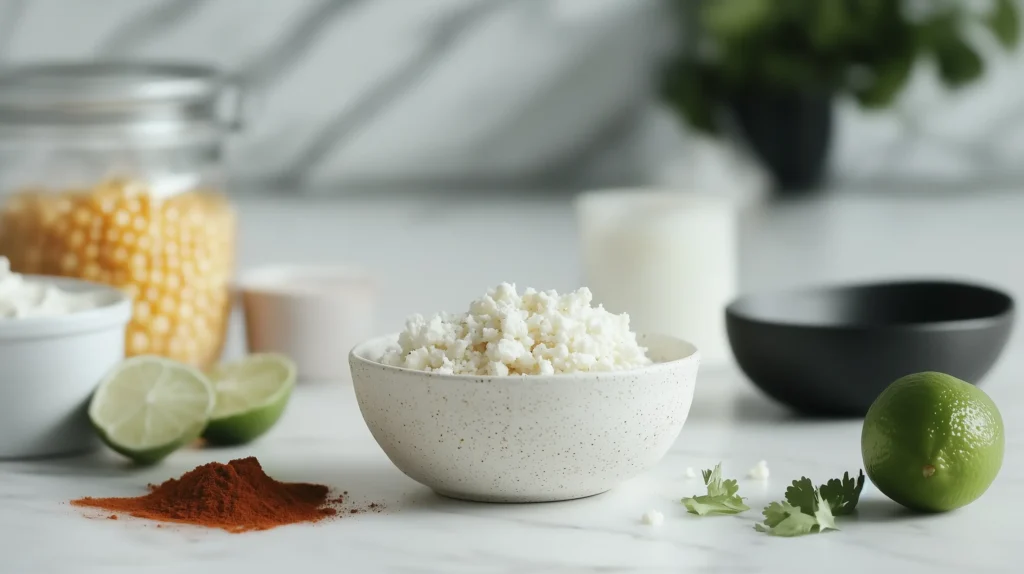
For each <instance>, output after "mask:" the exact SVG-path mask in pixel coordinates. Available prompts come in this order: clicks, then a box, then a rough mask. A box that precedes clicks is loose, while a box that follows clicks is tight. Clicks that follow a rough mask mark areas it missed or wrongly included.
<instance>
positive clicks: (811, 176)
mask: <svg viewBox="0 0 1024 574" xmlns="http://www.w3.org/2000/svg"><path fill="white" fill-rule="evenodd" d="M732 109H733V112H734V113H735V114H736V120H737V123H738V124H739V127H740V130H741V131H742V132H743V135H744V136H745V138H746V140H747V142H748V143H749V144H750V147H751V148H752V149H753V151H754V153H755V154H757V156H758V157H759V158H760V159H761V161H762V162H764V164H765V166H766V167H767V168H768V170H769V171H770V172H771V174H772V176H773V177H774V178H775V183H776V185H777V186H778V189H779V191H782V192H800V191H810V190H813V189H816V188H817V187H818V186H819V184H820V183H821V181H822V179H823V178H824V175H825V169H826V163H827V161H828V155H829V146H830V144H831V142H832V97H831V96H830V95H823V94H812V93H779V92H772V91H770V90H763V91H761V90H751V91H748V92H746V93H744V94H740V95H738V96H737V97H735V98H734V99H733V101H732Z"/></svg>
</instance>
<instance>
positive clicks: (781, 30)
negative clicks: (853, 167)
mask: <svg viewBox="0 0 1024 574" xmlns="http://www.w3.org/2000/svg"><path fill="white" fill-rule="evenodd" d="M669 1H670V2H671V4H672V8H673V9H674V14H676V16H677V17H676V19H675V22H676V23H677V24H678V31H679V32H680V34H681V36H682V37H683V38H685V39H686V40H687V41H686V42H684V43H682V44H681V46H680V48H679V50H678V51H677V52H676V53H675V54H674V55H673V56H672V57H671V58H670V59H669V61H668V62H667V65H666V66H665V68H664V69H663V70H662V74H661V78H660V85H661V95H662V97H663V99H664V100H665V101H666V102H667V104H668V105H669V106H670V107H672V108H673V109H674V110H676V112H677V113H678V114H679V115H680V116H681V117H682V118H684V119H685V121H686V123H687V124H689V125H690V126H692V127H694V128H696V129H698V130H701V131H703V132H708V133H713V134H718V133H721V132H722V131H723V129H724V127H725V126H726V125H728V123H729V120H731V121H732V122H733V123H734V125H736V126H738V128H739V131H740V132H741V133H742V135H743V136H744V137H745V139H746V140H747V142H748V143H749V145H750V147H751V148H752V150H753V151H754V153H755V154H756V155H757V156H758V157H759V158H760V160H761V161H762V162H763V163H764V164H765V165H766V167H767V168H768V170H769V171H770V172H771V173H772V175H773V176H774V178H775V180H776V183H777V185H778V187H780V188H781V189H785V190H798V189H810V188H814V187H816V186H817V184H819V183H820V181H821V178H822V176H823V174H824V171H825V170H824V167H825V163H826V161H827V157H828V149H829V143H830V140H831V134H832V122H833V120H832V110H833V102H834V100H835V98H837V97H853V98H855V99H856V101H857V102H858V103H859V104H860V105H861V106H862V107H864V108H869V109H880V108H885V107H887V106H889V105H890V104H892V103H893V101H894V100H895V99H896V98H897V96H898V95H899V94H900V93H901V91H902V90H903V88H904V86H905V85H906V83H907V80H908V79H909V78H910V76H911V73H912V71H913V70H914V67H915V64H917V63H918V62H919V61H922V60H932V61H933V62H934V63H935V65H936V67H937V70H938V74H939V77H940V78H941V80H942V82H943V83H944V84H945V85H946V86H947V87H949V88H951V89H956V88H960V87H963V86H965V85H967V84H969V83H971V82H972V81H974V80H976V79H977V78H979V77H980V76H981V75H982V73H983V71H984V62H983V59H982V57H981V55H979V52H978V49H977V47H976V42H977V41H978V40H983V41H989V40H990V39H991V38H994V39H995V40H996V42H997V43H998V44H999V45H1001V46H1003V47H1004V48H1005V49H1007V50H1010V49H1012V48H1013V47H1015V46H1016V45H1017V43H1018V40H1019V36H1020V14H1019V11H1018V5H1017V1H1018V0H991V1H990V3H989V4H990V8H988V10H986V11H979V10H978V9H977V8H976V6H977V4H978V3H977V2H970V1H969V0H924V1H910V0H669ZM727 112H729V113H727Z"/></svg>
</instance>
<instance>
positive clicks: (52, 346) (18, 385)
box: [0, 275, 132, 458]
mask: <svg viewBox="0 0 1024 574" xmlns="http://www.w3.org/2000/svg"><path fill="white" fill-rule="evenodd" d="M25 279H26V280H28V281H32V282H46V283H51V284H53V285H56V286H57V287H58V288H60V289H62V290H65V291H72V292H94V293H96V295H95V296H96V297H97V298H98V300H99V301H100V302H101V305H100V306H99V307H96V308H94V309H89V310H85V311H78V312H75V313H71V314H69V315H61V316H56V317H26V318H21V319H0V458H31V457H43V456H55V455H65V454H73V453H79V452H85V451H88V450H91V449H92V448H94V447H95V446H97V445H98V444H99V441H98V440H97V439H96V433H95V432H94V431H93V429H92V425H91V424H90V423H89V417H88V415H87V408H88V403H89V398H90V397H91V396H92V392H93V390H94V389H95V388H96V384H97V383H98V382H99V381H100V378H101V377H102V376H103V374H104V373H106V372H107V371H108V370H110V369H111V368H112V367H113V366H114V365H115V364H117V363H118V362H119V361H121V360H122V359H124V337H125V327H126V326H127V324H128V320H129V319H130V318H131V314H132V305H131V301H130V300H129V298H128V297H127V296H126V295H124V294H123V293H121V292H120V291H118V290H117V289H113V288H111V287H106V286H103V285H98V284H96V283H90V282H87V281H79V280H77V279H67V278H62V277H45V276H39V275H26V276H25Z"/></svg>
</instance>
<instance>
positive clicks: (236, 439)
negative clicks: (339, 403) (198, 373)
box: [203, 353, 295, 445]
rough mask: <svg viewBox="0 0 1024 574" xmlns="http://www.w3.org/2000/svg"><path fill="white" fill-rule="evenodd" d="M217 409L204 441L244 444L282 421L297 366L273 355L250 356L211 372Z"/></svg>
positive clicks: (279, 356) (280, 356) (293, 383)
mask: <svg viewBox="0 0 1024 574" xmlns="http://www.w3.org/2000/svg"><path fill="white" fill-rule="evenodd" d="M210 378H211V379H212V380H213V385H214V389H215V391H216V394H217V401H216V406H215V407H214V409H213V414H212V415H211V420H210V424H209V425H208V426H207V427H206V431H205V432H204V433H203V438H205V439H206V440H207V441H209V442H210V443H211V444H219V445H233V444H244V443H247V442H250V441H252V440H255V439H256V438H258V437H259V436H260V435H262V434H263V433H265V432H267V431H268V430H270V427H272V426H274V423H276V422H277V420H278V419H279V418H281V413H283V412H284V408H285V406H286V405H287V404H288V398H289V397H290V396H291V393H292V388H293V387H294V386H295V363H293V362H292V361H291V359H289V358H288V357H285V356H283V355H278V354H274V353H264V354H257V355H249V356H248V357H246V358H244V359H241V360H239V361H235V362H232V363H225V364H223V365H218V366H217V367H216V368H214V369H213V371H211V372H210Z"/></svg>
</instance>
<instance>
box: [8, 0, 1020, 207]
mask: <svg viewBox="0 0 1024 574" xmlns="http://www.w3.org/2000/svg"><path fill="white" fill-rule="evenodd" d="M665 1H667V0H665ZM662 4H663V0H427V1H423V0H288V1H280V0H75V1H74V2H72V1H69V0H32V1H31V2H29V1H27V0H0V62H4V63H19V62H27V61H38V60H41V59H52V58H57V59H69V58H70V59H91V58H103V57H107V58H182V59H190V60H199V61H203V62H208V63H212V64H215V65H218V66H221V67H223V68H225V69H226V70H228V71H230V72H232V73H234V74H237V75H238V77H239V78H241V80H242V81H243V83H245V84H246V85H247V86H249V87H250V88H251V92H252V96H253V97H252V100H253V101H254V102H255V105H254V107H253V108H252V109H253V110H254V111H253V114H252V116H251V117H250V120H249V122H248V127H247V130H246V131H245V132H244V133H242V134H241V135H239V136H238V137H237V138H236V139H235V141H234V142H233V146H232V164H231V165H232V171H233V173H234V174H235V176H236V178H237V179H238V180H240V181H243V182H253V181H259V182H264V183H270V184H272V185H277V186H279V187H284V188H295V187H310V188H316V189H329V190H330V191H333V192H344V191H345V190H346V189H349V188H351V187H361V186H370V185H372V186H379V187H387V186H406V187H409V186H413V187H420V188H422V187H428V186H429V187H438V186H440V187H445V186H459V187H467V186H474V185H475V186H478V187H480V188H496V187H505V186H510V185H512V186H515V185H519V186H540V187H543V186H555V185H557V186H573V187H579V186H585V185H616V184H623V183H631V182H638V181H644V180H645V179H650V169H649V168H648V166H646V164H645V160H644V158H642V157H638V154H641V153H643V151H642V150H643V149H650V148H657V149H676V148H678V149H679V151H678V152H673V153H679V154H686V153H687V145H686V143H685V138H683V137H681V135H680V133H678V132H677V133H669V134H667V135H666V134H664V133H650V132H648V131H646V130H645V127H644V117H645V114H647V113H648V112H649V110H650V109H651V108H655V107H657V104H656V103H655V102H653V99H652V95H651V92H650V89H649V88H650V83H651V79H652V74H653V69H654V65H655V64H656V55H657V54H658V50H659V47H660V46H661V44H660V42H659V39H661V38H662V37H663V36H662V34H663V33H664V32H665V21H664V19H663V18H660V14H662V12H660V10H661V9H662V8H663V6H662ZM982 48H984V50H983V51H984V52H986V53H990V55H991V59H990V66H989V70H988V73H987V75H986V76H985V77H984V78H983V80H982V81H981V82H980V83H979V84H978V85H977V86H973V87H971V88H969V89H967V90H964V91H962V92H957V93H949V92H945V91H943V90H941V89H939V87H938V84H937V82H936V80H935V74H934V71H933V70H932V67H931V66H930V65H928V64H927V63H925V64H922V65H921V66H920V67H919V70H918V71H917V73H916V74H915V76H914V78H913V81H912V82H911V85H910V88H909V90H908V92H907V94H906V96H905V97H904V98H903V99H902V100H901V101H900V102H899V104H898V106H897V107H896V108H895V109H894V110H890V111H886V112H882V113H865V112H862V111H860V110H858V109H856V108H855V107H854V106H853V105H852V104H851V103H850V102H846V101H843V102H840V104H839V106H838V109H839V113H838V115H837V122H838V130H837V135H836V142H835V145H834V167H835V169H834V175H835V178H836V179H837V180H839V181H843V182H851V181H852V182H857V181H861V182H872V183H875V182H891V181H897V182H899V181H905V182H914V181H918V182H921V181H923V182H942V183H945V184H949V183H950V182H952V183H954V184H962V183H964V182H977V181H982V180H985V181H1002V182H1004V183H1005V182H1008V181H1017V180H1020V179H1021V178H1024V168H1022V167H1020V162H1019V161H1018V159H1019V157H1020V156H1021V154H1022V153H1024V108H1022V107H1021V104H1020V103H1019V102H1018V98H1016V94H1017V93H1018V92H1019V91H1020V90H1019V88H1020V85H1021V80H1020V78H1022V77H1024V51H1022V52H1019V53H1018V54H1016V55H1013V56H1006V55H1002V54H1000V53H998V52H997V51H995V50H992V49H991V47H987V46H982ZM647 163H649V161H648V162H647ZM645 170H647V171H645Z"/></svg>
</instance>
